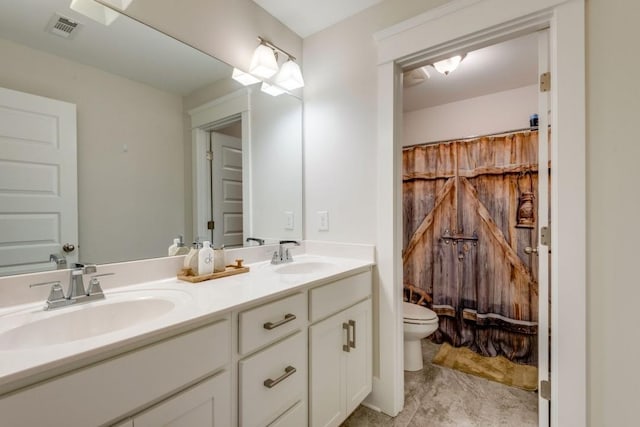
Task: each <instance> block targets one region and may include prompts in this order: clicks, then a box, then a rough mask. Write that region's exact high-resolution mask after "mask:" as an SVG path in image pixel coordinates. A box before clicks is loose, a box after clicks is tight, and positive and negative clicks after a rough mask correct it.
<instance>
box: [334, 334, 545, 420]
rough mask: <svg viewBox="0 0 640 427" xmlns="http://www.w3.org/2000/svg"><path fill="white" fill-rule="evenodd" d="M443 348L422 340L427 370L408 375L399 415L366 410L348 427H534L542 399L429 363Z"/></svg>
mask: <svg viewBox="0 0 640 427" xmlns="http://www.w3.org/2000/svg"><path fill="white" fill-rule="evenodd" d="M439 347H440V346H439V345H438V344H434V343H432V342H431V341H429V340H422V353H423V355H424V360H425V366H424V369H423V370H422V371H418V372H405V373H404V389H405V390H404V409H403V410H402V411H401V412H400V413H399V414H398V415H397V416H396V417H395V418H392V417H389V416H388V415H385V414H382V413H379V412H376V411H374V410H371V409H369V408H365V407H363V406H360V407H359V408H358V409H356V410H355V412H354V413H353V414H351V416H350V417H349V418H347V420H346V421H345V422H344V423H343V424H342V427H374V426H375V427H378V426H380V427H382V426H394V427H396V426H397V427H498V426H504V427H528V426H537V425H538V396H537V394H536V393H534V392H529V391H524V390H520V389H518V388H513V387H509V386H505V385H503V384H499V383H496V382H492V381H488V380H485V379H483V378H479V377H475V376H473V375H469V374H465V373H463V372H459V371H455V370H452V369H448V368H443V367H440V366H438V365H432V364H431V363H429V361H431V359H433V356H434V355H435V354H436V352H437V351H438V348H439Z"/></svg>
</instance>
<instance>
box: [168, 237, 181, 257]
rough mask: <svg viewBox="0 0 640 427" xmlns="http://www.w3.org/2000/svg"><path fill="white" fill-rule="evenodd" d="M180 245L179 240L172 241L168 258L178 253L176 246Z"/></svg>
mask: <svg viewBox="0 0 640 427" xmlns="http://www.w3.org/2000/svg"><path fill="white" fill-rule="evenodd" d="M179 243H180V239H177V238H176V239H173V245H171V246H169V256H176V253H177V252H178V244H179Z"/></svg>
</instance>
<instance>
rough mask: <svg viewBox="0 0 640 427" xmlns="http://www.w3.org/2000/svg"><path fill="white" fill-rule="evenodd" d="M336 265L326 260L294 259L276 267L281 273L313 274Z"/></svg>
mask: <svg viewBox="0 0 640 427" xmlns="http://www.w3.org/2000/svg"><path fill="white" fill-rule="evenodd" d="M333 267H335V264H333V263H330V262H324V261H294V262H292V263H291V264H285V265H282V266H279V267H276V268H275V272H276V273H279V274H311V273H320V272H322V271H325V270H329V269H331V268H333Z"/></svg>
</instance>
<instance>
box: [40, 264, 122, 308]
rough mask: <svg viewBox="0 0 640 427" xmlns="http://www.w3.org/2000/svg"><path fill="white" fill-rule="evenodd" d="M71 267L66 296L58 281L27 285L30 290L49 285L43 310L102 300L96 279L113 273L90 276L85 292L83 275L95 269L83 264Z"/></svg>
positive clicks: (92, 266) (95, 269) (101, 293)
mask: <svg viewBox="0 0 640 427" xmlns="http://www.w3.org/2000/svg"><path fill="white" fill-rule="evenodd" d="M73 266H74V268H72V269H71V276H70V278H69V287H68V289H67V293H66V295H65V293H64V291H63V290H62V285H61V284H60V282H59V281H55V282H43V283H34V284H32V285H29V287H30V288H32V287H34V286H45V285H51V291H50V292H49V297H47V301H46V305H45V307H44V309H45V310H53V309H56V308H61V307H66V306H68V305H71V304H77V303H85V302H89V301H94V300H97V299H104V293H103V292H102V287H101V286H100V282H99V281H98V277H102V276H111V275H112V274H114V273H103V274H95V275H93V276H91V281H90V282H89V289H87V290H85V288H84V283H83V281H82V278H83V275H85V274H92V273H95V272H96V271H97V268H96V266H95V265H84V264H73Z"/></svg>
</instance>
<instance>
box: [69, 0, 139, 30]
mask: <svg viewBox="0 0 640 427" xmlns="http://www.w3.org/2000/svg"><path fill="white" fill-rule="evenodd" d="M103 1H104V2H105V3H109V4H110V5H112V6H114V7H115V8H117V9H120V10H125V9H127V8H128V7H129V6H130V5H131V2H132V1H133V0H103ZM69 7H70V8H71V9H73V10H75V11H76V12H78V13H81V14H83V15H84V16H86V17H87V18H90V19H93V20H94V21H96V22H99V23H101V24H102V25H111V24H113V21H115V20H116V19H117V18H118V17H119V16H120V13H118V12H116V11H115V10H113V9H109V8H108V7H106V6H104V5H101V4H100V3H98V2H95V1H93V0H71V4H70V5H69Z"/></svg>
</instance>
